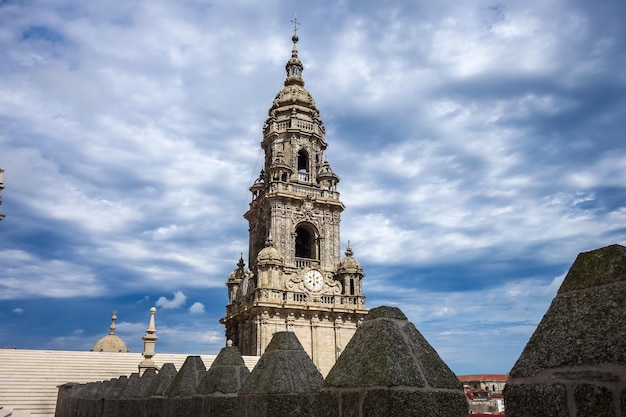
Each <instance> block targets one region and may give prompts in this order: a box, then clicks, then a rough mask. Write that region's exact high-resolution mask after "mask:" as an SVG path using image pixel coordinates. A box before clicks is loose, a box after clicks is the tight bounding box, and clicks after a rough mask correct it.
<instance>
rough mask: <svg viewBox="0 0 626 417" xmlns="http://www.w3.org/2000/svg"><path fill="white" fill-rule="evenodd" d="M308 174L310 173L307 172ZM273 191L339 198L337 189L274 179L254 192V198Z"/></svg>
mask: <svg viewBox="0 0 626 417" xmlns="http://www.w3.org/2000/svg"><path fill="white" fill-rule="evenodd" d="M307 175H308V174H307ZM273 193H289V194H296V195H301V196H303V197H306V196H311V197H313V198H317V199H320V198H321V199H325V200H339V192H338V191H336V190H330V189H323V188H313V187H311V186H310V185H303V184H298V183H295V182H284V181H272V182H270V183H269V184H268V185H267V186H266V187H265V188H263V189H262V190H258V191H255V192H254V193H253V194H252V200H256V199H258V198H260V197H263V196H264V195H266V194H273Z"/></svg>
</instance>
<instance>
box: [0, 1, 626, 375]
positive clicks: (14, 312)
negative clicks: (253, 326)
mask: <svg viewBox="0 0 626 417" xmlns="http://www.w3.org/2000/svg"><path fill="white" fill-rule="evenodd" d="M294 12H297V13H298V19H299V21H300V22H301V26H300V30H299V32H298V34H299V37H300V42H299V44H298V46H299V50H300V58H301V60H302V62H303V64H304V68H305V69H304V79H305V81H306V87H307V89H308V90H309V91H310V92H311V93H312V94H313V97H314V98H315V100H316V102H317V105H318V107H319V108H320V110H321V117H322V119H323V121H324V123H325V125H326V130H327V134H326V139H327V141H328V144H329V147H328V149H327V151H326V156H327V157H328V159H329V161H330V163H331V164H332V167H333V169H334V170H335V172H336V173H337V174H338V175H339V176H340V177H341V182H340V184H339V191H340V192H341V198H342V201H343V202H344V203H345V205H346V210H345V211H344V213H343V217H342V235H341V241H342V245H343V247H344V248H345V246H346V244H347V241H348V240H350V242H351V246H352V248H353V249H354V253H355V257H356V258H357V259H359V261H360V262H361V264H362V265H363V267H364V269H365V272H366V274H367V275H366V277H365V279H364V292H365V294H366V296H367V306H368V307H369V308H371V307H376V306H379V305H395V306H398V307H400V308H401V309H402V310H403V311H404V312H405V313H406V314H407V316H408V317H409V318H410V320H411V321H412V322H413V323H415V325H416V326H417V327H418V329H419V330H420V331H421V332H422V333H423V334H424V335H425V336H426V338H427V339H428V340H429V342H430V343H431V344H432V345H433V346H434V347H435V348H436V349H437V351H438V352H439V354H440V355H441V356H442V357H443V358H444V360H446V362H447V363H448V364H449V365H450V367H451V368H452V369H453V371H455V372H456V373H457V374H469V373H482V372H503V373H504V372H508V371H509V370H510V368H511V367H512V366H513V364H514V362H515V360H516V359H517V357H518V356H519V354H520V353H521V350H522V349H523V347H524V345H525V344H526V342H527V340H528V338H529V337H530V335H531V334H532V332H533V331H534V329H535V327H536V325H537V323H538V322H539V320H540V319H541V317H542V315H543V314H544V313H545V311H546V310H547V308H548V306H549V303H550V301H551V300H552V298H553V297H554V295H555V294H556V291H557V289H558V287H559V285H560V283H561V281H562V279H563V277H564V274H565V273H566V272H567V270H568V268H569V266H570V265H571V263H572V262H573V261H574V259H575V257H576V255H577V254H578V253H579V252H582V251H587V250H591V249H595V248H598V247H602V246H606V245H609V244H613V243H621V244H626V124H625V123H624V120H626V119H625V116H626V70H625V68H626V45H625V43H626V27H625V26H624V25H623V16H626V3H624V2H623V1H620V0H601V1H599V2H593V3H590V2H584V1H562V0H548V1H544V0H542V1H539V0H530V1H525V2H517V1H500V2H498V1H493V2H490V1H463V2H459V1H456V0H455V1H452V0H443V1H394V0H392V1H387V2H369V1H368V2H365V1H319V2H304V1H280V0H276V1H266V2H254V1H250V0H235V1H230V0H229V1H218V2H214V3H209V2H205V1H202V0H181V1H177V2H169V1H159V0H152V1H141V0H137V1H127V2H123V3H120V2H109V1H103V0H93V1H89V2H79V1H72V0H55V1H45V2H44V1H10V0H8V1H7V0H5V1H1V2H0V54H1V56H2V60H1V62H0V167H2V168H4V169H5V173H4V184H5V190H4V191H3V193H2V201H3V205H2V206H0V212H1V213H3V214H5V215H6V218H5V219H4V220H3V221H2V222H0V323H2V324H1V325H0V346H6V347H17V348H24V349H70V350H89V349H90V348H91V347H92V346H93V345H94V344H95V343H96V341H97V340H98V339H99V338H100V337H102V336H104V335H105V334H106V333H107V332H108V326H109V324H110V316H111V312H112V310H117V312H118V322H117V333H118V335H120V336H121V337H122V338H123V339H124V340H125V341H126V343H127V345H128V346H129V348H130V349H131V351H135V352H137V351H141V350H142V343H141V336H143V335H144V333H145V329H146V327H147V324H148V319H149V315H150V313H149V309H150V307H152V306H153V305H154V306H157V308H158V311H157V314H156V326H157V330H158V332H157V335H158V336H159V340H158V342H157V345H156V350H157V353H158V352H159V351H161V352H178V353H183V352H187V353H216V352H217V351H218V350H219V348H220V347H221V346H223V345H224V342H225V341H224V336H223V333H224V331H223V328H222V326H221V325H220V324H219V323H218V320H219V318H220V317H221V316H222V315H223V313H224V311H225V307H224V305H225V302H226V288H225V286H224V282H225V280H226V278H227V277H228V274H229V273H230V272H231V271H232V269H233V268H234V267H235V264H236V262H237V260H238V259H239V256H240V253H241V252H244V258H245V257H246V254H245V252H246V250H247V224H246V222H245V220H244V219H243V217H242V215H243V213H244V212H245V211H246V209H247V205H248V203H249V201H250V193H249V191H248V187H249V185H250V184H251V183H252V181H253V180H254V179H255V178H256V177H257V176H258V172H259V170H260V168H261V161H262V157H261V150H260V146H259V145H260V140H261V127H262V124H263V121H264V120H265V118H266V115H267V109H268V108H269V107H270V105H271V103H272V100H273V98H274V96H275V94H276V93H277V92H278V91H279V90H280V89H281V87H282V81H283V79H284V65H285V63H286V61H287V59H288V58H289V56H290V52H291V42H290V38H291V35H292V24H291V23H290V20H291V19H293V15H294Z"/></svg>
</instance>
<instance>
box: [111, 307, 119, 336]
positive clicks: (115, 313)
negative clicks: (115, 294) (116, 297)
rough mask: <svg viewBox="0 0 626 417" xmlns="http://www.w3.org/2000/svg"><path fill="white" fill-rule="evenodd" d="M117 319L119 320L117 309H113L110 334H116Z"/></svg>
mask: <svg viewBox="0 0 626 417" xmlns="http://www.w3.org/2000/svg"><path fill="white" fill-rule="evenodd" d="M115 320H117V311H115V310H113V315H112V316H111V325H110V326H109V334H112V335H114V334H115Z"/></svg>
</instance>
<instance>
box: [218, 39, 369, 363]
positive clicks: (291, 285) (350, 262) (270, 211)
mask: <svg viewBox="0 0 626 417" xmlns="http://www.w3.org/2000/svg"><path fill="white" fill-rule="evenodd" d="M292 39H293V42H294V43H293V51H292V54H291V58H290V59H289V61H288V62H287V65H286V71H287V77H286V79H285V83H284V88H283V89H282V90H281V91H280V92H279V93H278V94H277V95H276V98H275V99H274V102H273V104H272V106H271V108H270V109H269V114H268V118H267V120H266V122H265V124H264V126H263V140H262V142H261V147H262V149H263V150H264V152H265V164H264V168H263V170H262V171H261V174H260V176H259V178H258V179H257V180H256V182H255V183H254V184H253V185H252V186H251V187H250V191H251V192H252V201H251V203H250V208H249V210H248V212H247V213H245V215H244V217H245V218H246V219H247V220H248V223H249V233H250V237H249V248H248V265H249V267H248V268H246V267H245V263H244V261H243V257H242V259H241V260H240V262H239V264H238V266H237V269H235V270H234V271H233V273H232V274H231V275H230V277H229V278H228V281H227V283H226V285H227V287H228V304H227V306H226V315H225V316H224V317H223V318H222V319H221V320H220V321H221V323H223V324H224V325H225V326H226V338H227V339H228V340H232V341H233V343H234V345H235V346H237V347H238V348H239V350H240V351H241V352H242V353H243V354H244V355H256V356H258V355H261V354H262V353H263V352H264V351H265V349H266V347H267V345H268V344H269V342H270V340H271V339H272V336H273V334H274V333H275V332H277V331H290V332H293V333H294V334H295V335H296V336H297V337H298V339H299V341H300V343H301V344H302V346H303V347H304V349H305V351H306V352H307V353H308V354H309V355H310V356H311V358H312V359H313V362H314V363H315V365H316V366H317V367H318V369H319V370H320V371H321V372H322V374H324V375H325V374H326V373H327V372H328V371H329V370H330V368H331V367H332V366H333V364H334V363H335V361H336V360H337V358H338V357H339V355H340V353H341V352H342V350H343V349H344V348H345V346H346V344H347V343H348V341H349V340H350V338H351V337H352V335H353V334H354V332H355V331H356V329H357V327H358V325H359V323H360V322H361V321H362V320H363V318H364V317H365V315H366V314H367V310H366V309H365V297H364V296H363V291H362V285H361V281H362V278H363V276H364V273H363V269H362V268H361V266H360V265H359V263H358V262H357V260H356V259H354V258H353V256H352V255H353V253H352V249H351V248H350V247H348V248H347V250H346V257H345V258H344V259H341V258H340V221H341V212H342V211H343V209H344V205H343V203H342V202H341V201H340V200H339V192H338V191H337V183H338V182H339V177H338V176H337V175H336V174H335V173H334V172H333V170H332V169H331V167H330V164H329V163H328V161H327V160H326V159H325V157H324V150H325V149H326V147H327V143H326V139H325V129H324V124H323V122H322V120H321V119H320V117H319V110H318V109H317V107H316V105H315V101H314V100H313V97H312V96H311V94H310V93H309V92H308V91H307V90H306V89H305V88H304V80H303V79H302V71H303V65H302V63H301V62H300V59H299V58H298V50H297V48H296V44H297V41H298V38H297V36H295V35H294V37H293V38H292Z"/></svg>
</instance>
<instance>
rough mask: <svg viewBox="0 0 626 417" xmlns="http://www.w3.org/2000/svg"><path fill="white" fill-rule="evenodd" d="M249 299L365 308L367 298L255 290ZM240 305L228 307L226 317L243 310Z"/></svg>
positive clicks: (261, 301) (284, 303)
mask: <svg viewBox="0 0 626 417" xmlns="http://www.w3.org/2000/svg"><path fill="white" fill-rule="evenodd" d="M249 297H253V299H254V301H257V302H260V303H263V302H267V301H271V302H272V303H274V304H275V303H276V301H279V302H282V305H283V306H286V305H289V304H291V305H294V304H295V305H312V304H324V305H328V306H329V307H335V308H337V307H340V308H349V309H354V308H363V307H364V306H365V297H363V296H356V295H327V294H321V295H312V294H308V293H304V292H298V291H283V290H276V289H271V288H261V289H257V290H255V292H254V294H252V295H250V296H249ZM243 308H244V307H242V306H241V305H240V304H239V303H237V302H234V303H231V304H228V305H227V306H226V315H233V314H236V313H238V312H239V311H240V310H242V309H243Z"/></svg>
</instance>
